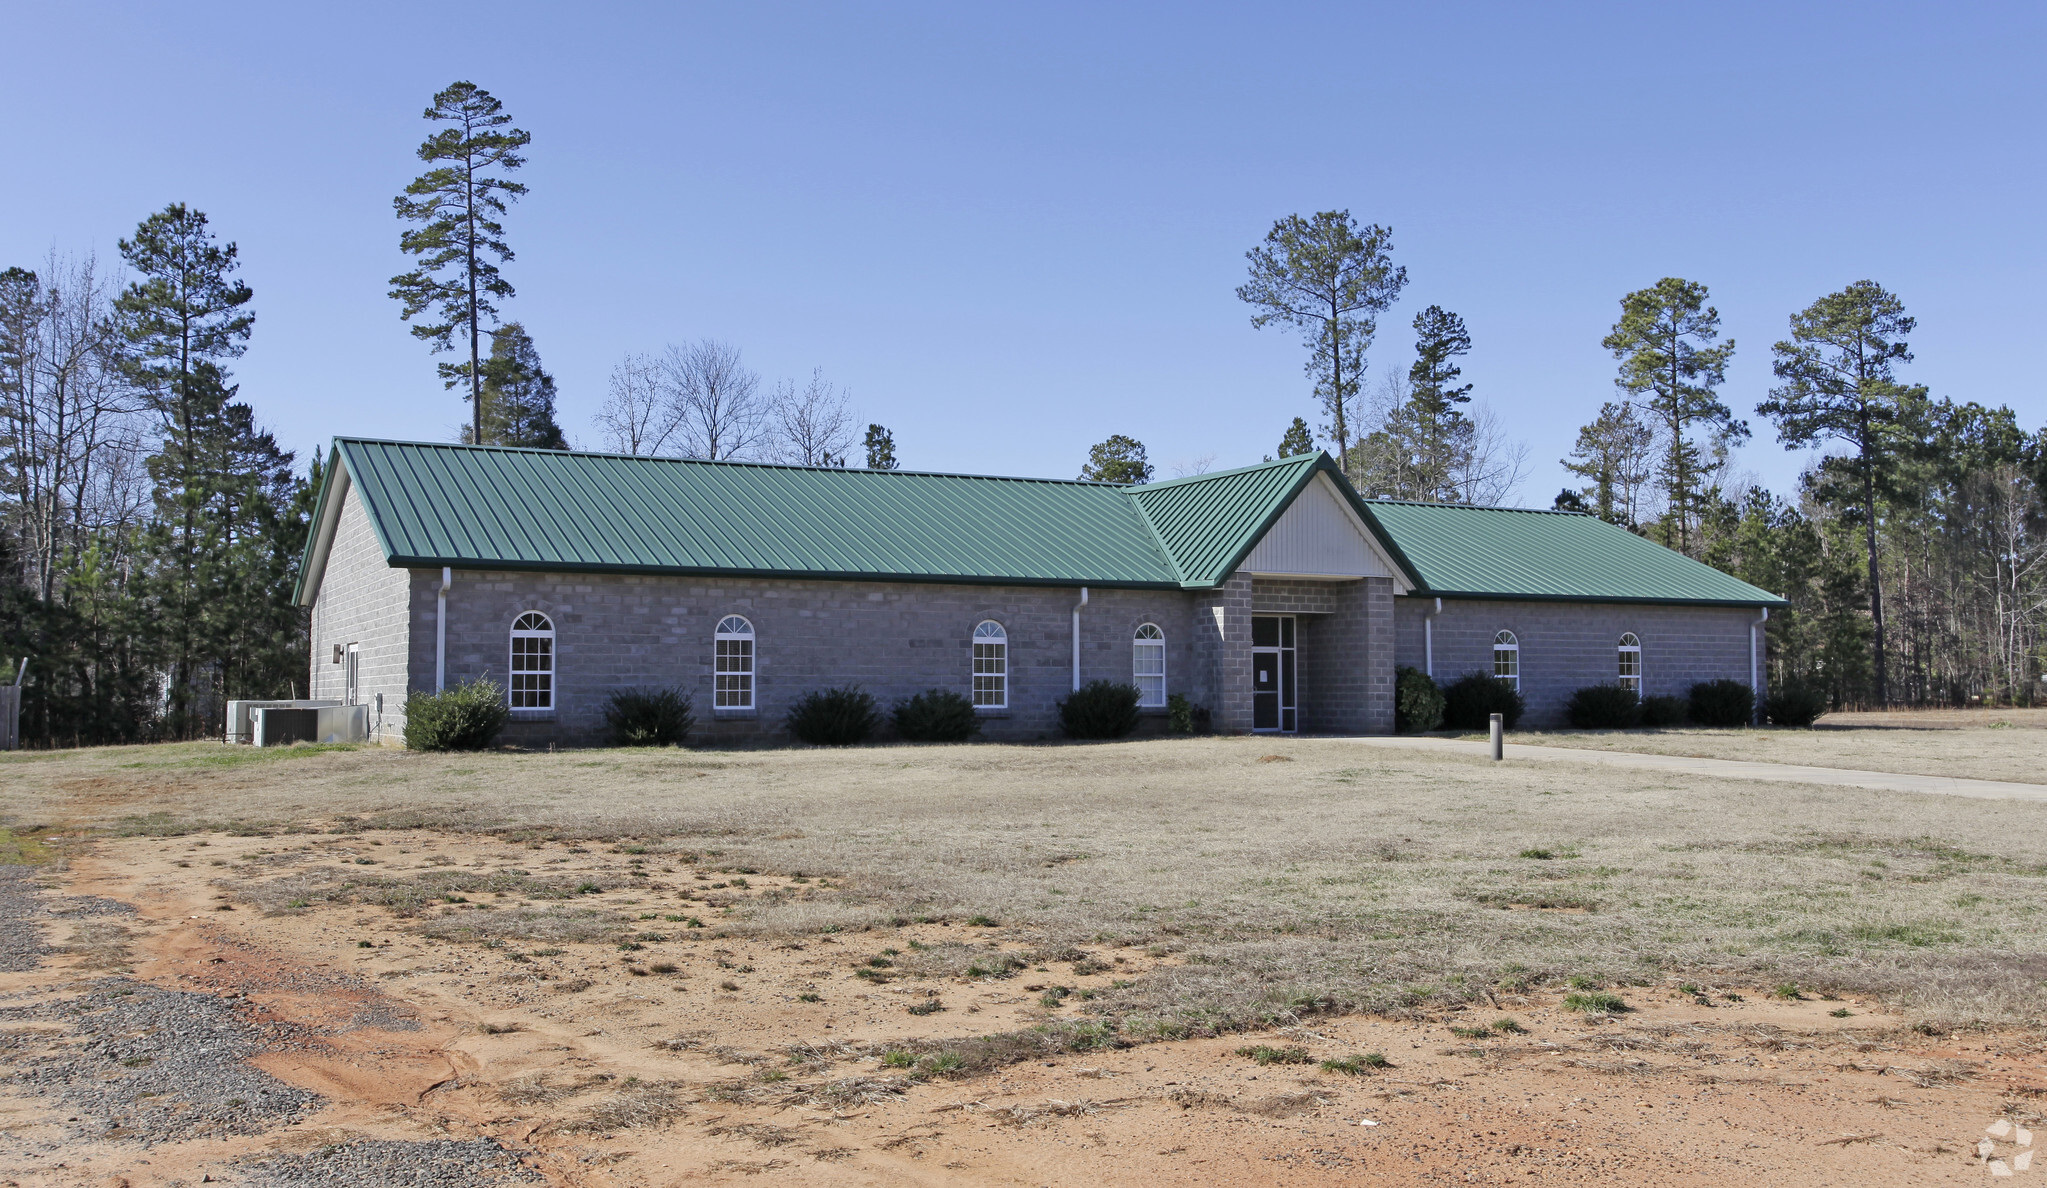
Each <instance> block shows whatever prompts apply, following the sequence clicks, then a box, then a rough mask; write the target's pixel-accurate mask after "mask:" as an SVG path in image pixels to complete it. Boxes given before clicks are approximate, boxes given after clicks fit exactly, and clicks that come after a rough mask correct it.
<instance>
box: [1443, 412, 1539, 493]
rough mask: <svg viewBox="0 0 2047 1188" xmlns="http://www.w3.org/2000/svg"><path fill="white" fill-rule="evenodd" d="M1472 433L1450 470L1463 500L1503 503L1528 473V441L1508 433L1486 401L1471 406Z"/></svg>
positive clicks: (1452, 479)
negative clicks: (1510, 435)
mask: <svg viewBox="0 0 2047 1188" xmlns="http://www.w3.org/2000/svg"><path fill="white" fill-rule="evenodd" d="M1470 422H1471V436H1470V438H1469V440H1468V444H1467V446H1466V448H1465V450H1464V451H1463V452H1462V453H1461V454H1460V455H1459V456H1458V458H1457V461H1456V464H1455V465H1454V466H1453V467H1452V469H1451V481H1452V482H1454V483H1455V484H1456V486H1457V493H1458V498H1459V499H1460V500H1461V501H1462V502H1464V503H1479V504H1493V505H1499V504H1505V503H1506V502H1507V501H1508V500H1510V499H1512V498H1513V497H1514V492H1515V490H1516V489H1517V488H1519V487H1520V486H1521V480H1522V479H1523V478H1525V477H1527V474H1528V443H1527V442H1524V441H1521V440H1519V439H1516V438H1512V437H1509V436H1507V431H1506V430H1505V429H1503V428H1502V427H1501V426H1500V418H1499V416H1498V415H1497V414H1496V413H1494V412H1493V410H1492V408H1491V407H1489V406H1488V405H1487V404H1485V402H1483V401H1480V402H1478V403H1476V404H1473V405H1472V406H1471V416H1470Z"/></svg>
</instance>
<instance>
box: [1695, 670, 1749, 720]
mask: <svg viewBox="0 0 2047 1188" xmlns="http://www.w3.org/2000/svg"><path fill="white" fill-rule="evenodd" d="M1755 714H1756V694H1755V690H1753V689H1750V688H1749V687H1748V686H1747V685H1744V684H1742V683H1741V682H1740V681H1735V680H1729V679H1727V678H1726V677H1722V678H1720V679H1719V680H1717V681H1700V682H1699V683H1698V684H1696V685H1693V686H1692V705H1691V718H1692V721H1693V722H1695V723H1697V724H1698V725H1700V726H1746V725H1748V724H1749V723H1750V722H1752V721H1754V720H1755Z"/></svg>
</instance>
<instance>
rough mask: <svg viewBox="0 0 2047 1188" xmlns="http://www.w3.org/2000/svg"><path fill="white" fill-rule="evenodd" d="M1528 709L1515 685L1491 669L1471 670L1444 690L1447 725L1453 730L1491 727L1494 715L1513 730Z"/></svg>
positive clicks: (1444, 717)
mask: <svg viewBox="0 0 2047 1188" xmlns="http://www.w3.org/2000/svg"><path fill="white" fill-rule="evenodd" d="M1527 708H1528V703H1527V702H1525V701H1523V700H1522V699H1521V694H1520V693H1518V692H1516V691H1515V689H1514V686H1512V685H1510V684H1508V683H1507V682H1505V681H1503V680H1501V679H1500V678H1498V677H1496V676H1494V675H1493V674H1492V673H1489V672H1467V673H1465V674H1464V675H1463V676H1461V677H1458V678H1457V679H1456V680H1454V681H1451V682H1450V683H1449V685H1447V686H1445V687H1444V689H1443V725H1445V726H1447V727H1449V728H1450V729H1452V730H1486V729H1490V728H1491V726H1492V715H1494V714H1498V715H1500V717H1501V719H1502V724H1503V725H1504V726H1506V728H1507V729H1509V730H1512V729H1514V723H1516V722H1519V721H1520V720H1521V711H1523V710H1525V709H1527Z"/></svg>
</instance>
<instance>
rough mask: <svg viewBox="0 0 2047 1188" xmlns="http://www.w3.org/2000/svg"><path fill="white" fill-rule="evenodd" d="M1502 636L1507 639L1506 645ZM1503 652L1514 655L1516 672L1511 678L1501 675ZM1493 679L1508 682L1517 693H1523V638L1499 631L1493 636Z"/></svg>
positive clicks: (1510, 632)
mask: <svg viewBox="0 0 2047 1188" xmlns="http://www.w3.org/2000/svg"><path fill="white" fill-rule="evenodd" d="M1501 636H1505V637H1506V642H1505V643H1502V642H1501ZM1501 652H1512V653H1513V654H1514V672H1513V674H1512V675H1510V676H1501V675H1500V653H1501ZM1493 679H1495V680H1501V681H1505V682H1507V684H1508V685H1509V686H1511V687H1512V688H1513V690H1514V692H1516V693H1519V692H1520V691H1521V637H1520V636H1518V635H1516V634H1514V633H1513V632H1512V631H1499V632H1496V633H1495V634H1494V635H1493Z"/></svg>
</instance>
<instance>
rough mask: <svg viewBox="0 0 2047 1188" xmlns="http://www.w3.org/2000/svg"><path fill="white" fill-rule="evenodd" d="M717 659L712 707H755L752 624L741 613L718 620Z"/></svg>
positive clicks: (741, 708) (748, 708)
mask: <svg viewBox="0 0 2047 1188" xmlns="http://www.w3.org/2000/svg"><path fill="white" fill-rule="evenodd" d="M717 647H718V662H717V667H716V670H715V672H714V674H713V680H712V690H711V708H712V709H713V710H714V711H715V710H721V709H722V710H750V709H752V708H753V624H752V623H749V622H747V621H746V620H745V619H744V618H741V617H740V616H738V615H726V616H725V617H724V618H722V619H720V620H718V636H717Z"/></svg>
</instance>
